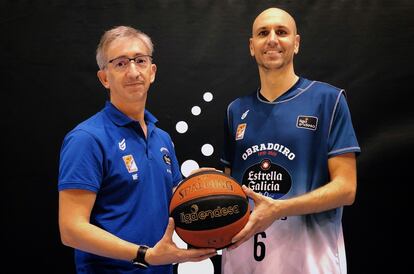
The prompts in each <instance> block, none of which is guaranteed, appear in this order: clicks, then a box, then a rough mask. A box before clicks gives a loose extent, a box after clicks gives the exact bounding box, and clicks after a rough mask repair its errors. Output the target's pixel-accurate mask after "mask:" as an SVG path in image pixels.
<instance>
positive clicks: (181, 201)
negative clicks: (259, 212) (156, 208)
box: [170, 171, 250, 249]
mask: <svg viewBox="0 0 414 274" xmlns="http://www.w3.org/2000/svg"><path fill="white" fill-rule="evenodd" d="M249 215H250V209H249V202H248V199H247V196H246V194H245V193H244V191H243V189H242V188H241V186H240V184H239V183H238V182H237V181H236V180H235V179H233V178H231V177H230V176H227V175H225V174H223V173H221V172H218V171H202V172H199V173H196V174H193V175H191V176H189V177H187V178H186V179H185V180H183V181H182V182H181V183H180V184H179V185H178V187H177V189H176V190H175V191H174V193H173V196H172V199H171V203H170V216H171V217H173V218H174V221H175V231H176V232H177V234H178V236H180V238H181V239H182V240H183V241H185V242H186V243H187V244H189V245H191V246H193V247H211V248H216V249H221V248H224V247H226V246H228V245H230V244H231V239H232V238H233V236H234V235H236V234H237V233H238V232H239V231H240V230H241V229H242V228H243V227H244V225H245V224H246V223H247V220H248V219H249Z"/></svg>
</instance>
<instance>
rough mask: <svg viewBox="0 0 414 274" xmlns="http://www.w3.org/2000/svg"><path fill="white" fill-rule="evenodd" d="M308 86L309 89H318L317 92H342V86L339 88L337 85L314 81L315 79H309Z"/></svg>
mask: <svg viewBox="0 0 414 274" xmlns="http://www.w3.org/2000/svg"><path fill="white" fill-rule="evenodd" d="M308 83H309V84H308V87H309V88H310V89H311V90H315V91H318V92H319V93H325V94H336V95H337V94H338V93H341V92H343V91H344V90H343V89H342V88H339V87H337V86H334V85H332V84H330V83H327V82H322V81H316V80H309V82H308Z"/></svg>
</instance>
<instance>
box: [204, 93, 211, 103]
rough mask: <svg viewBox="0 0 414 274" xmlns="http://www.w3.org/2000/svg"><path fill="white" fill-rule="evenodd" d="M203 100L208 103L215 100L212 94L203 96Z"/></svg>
mask: <svg viewBox="0 0 414 274" xmlns="http://www.w3.org/2000/svg"><path fill="white" fill-rule="evenodd" d="M203 99H204V101H206V102H211V100H213V94H212V93H211V92H206V93H204V95H203Z"/></svg>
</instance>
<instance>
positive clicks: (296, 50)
mask: <svg viewBox="0 0 414 274" xmlns="http://www.w3.org/2000/svg"><path fill="white" fill-rule="evenodd" d="M299 45H300V35H299V34H297V35H296V37H295V54H298V52H299Z"/></svg>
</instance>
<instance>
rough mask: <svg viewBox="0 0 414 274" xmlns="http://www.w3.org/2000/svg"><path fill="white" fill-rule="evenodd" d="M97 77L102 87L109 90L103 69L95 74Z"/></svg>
mask: <svg viewBox="0 0 414 274" xmlns="http://www.w3.org/2000/svg"><path fill="white" fill-rule="evenodd" d="M96 74H97V75H98V79H99V81H101V83H102V85H103V86H104V87H105V88H107V89H109V82H108V76H107V75H106V71H105V70H103V69H100V70H98V72H97V73H96Z"/></svg>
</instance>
